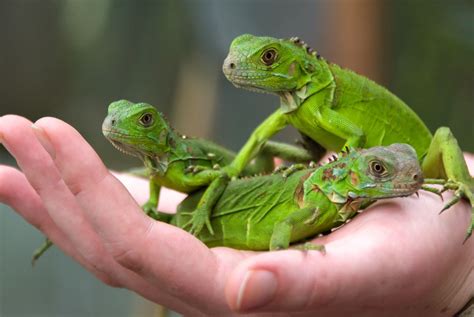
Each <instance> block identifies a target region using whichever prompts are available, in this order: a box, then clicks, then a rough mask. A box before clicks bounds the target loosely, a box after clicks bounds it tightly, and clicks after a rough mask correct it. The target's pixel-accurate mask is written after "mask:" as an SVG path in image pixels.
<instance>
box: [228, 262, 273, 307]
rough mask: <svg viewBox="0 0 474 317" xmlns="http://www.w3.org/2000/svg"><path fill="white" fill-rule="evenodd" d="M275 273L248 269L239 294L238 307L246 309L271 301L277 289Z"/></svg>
mask: <svg viewBox="0 0 474 317" xmlns="http://www.w3.org/2000/svg"><path fill="white" fill-rule="evenodd" d="M277 285H278V283H277V280H276V277H275V274H273V273H272V272H269V271H264V270H251V271H248V272H247V273H246V274H245V276H244V280H243V281H242V284H241V285H240V288H239V293H238V294H237V309H238V310H239V311H246V310H250V309H256V308H259V307H262V306H264V305H266V304H268V303H270V302H271V301H272V300H273V298H274V297H275V293H276V290H277Z"/></svg>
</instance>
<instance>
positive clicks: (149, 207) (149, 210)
mask: <svg viewBox="0 0 474 317" xmlns="http://www.w3.org/2000/svg"><path fill="white" fill-rule="evenodd" d="M142 209H143V212H145V213H146V214H147V216H149V217H151V218H153V219H155V220H157V217H158V211H157V210H156V207H155V204H154V203H152V202H146V203H145V204H144V205H143V206H142Z"/></svg>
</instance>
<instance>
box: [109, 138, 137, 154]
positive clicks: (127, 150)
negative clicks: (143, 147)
mask: <svg viewBox="0 0 474 317" xmlns="http://www.w3.org/2000/svg"><path fill="white" fill-rule="evenodd" d="M109 141H110V143H111V144H112V145H113V147H114V148H116V149H117V150H119V151H120V152H122V153H124V154H127V155H132V156H139V155H138V154H137V152H136V151H131V150H130V146H129V145H127V144H125V143H122V142H120V141H116V140H112V139H109Z"/></svg>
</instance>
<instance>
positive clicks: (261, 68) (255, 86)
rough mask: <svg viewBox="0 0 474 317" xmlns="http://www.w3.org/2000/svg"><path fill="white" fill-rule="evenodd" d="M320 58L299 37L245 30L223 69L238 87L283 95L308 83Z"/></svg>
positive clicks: (233, 47) (233, 46)
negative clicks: (273, 35)
mask: <svg viewBox="0 0 474 317" xmlns="http://www.w3.org/2000/svg"><path fill="white" fill-rule="evenodd" d="M318 58H319V55H317V54H316V52H315V51H313V50H312V49H311V48H310V47H309V46H307V45H306V44H305V43H304V42H303V41H301V40H299V39H298V38H291V39H276V38H273V37H259V36H254V35H250V34H244V35H241V36H239V37H237V38H235V39H234V41H233V42H232V44H231V45H230V49H229V54H228V55H227V58H226V59H225V60H224V64H223V66H222V69H223V71H224V74H225V76H226V77H227V79H228V80H229V81H231V82H232V83H233V84H234V85H235V86H236V87H242V88H247V89H250V90H256V91H260V92H270V93H277V94H280V95H281V94H283V93H284V92H288V91H295V90H298V89H301V88H302V87H303V86H304V85H306V84H307V83H308V82H309V81H310V80H311V76H312V75H313V74H314V73H315V72H317V70H318V68H319V67H320V66H319V63H318V61H319V60H318Z"/></svg>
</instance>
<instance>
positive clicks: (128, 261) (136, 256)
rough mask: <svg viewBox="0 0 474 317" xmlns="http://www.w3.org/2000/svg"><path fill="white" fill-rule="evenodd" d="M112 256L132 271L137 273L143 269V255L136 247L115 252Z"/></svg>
mask: <svg viewBox="0 0 474 317" xmlns="http://www.w3.org/2000/svg"><path fill="white" fill-rule="evenodd" d="M112 256H113V258H114V260H115V261H117V263H119V264H120V265H121V266H123V267H125V268H126V269H129V270H130V271H133V272H136V273H140V272H142V271H143V261H142V256H141V254H140V253H139V252H137V250H136V249H135V248H131V249H127V250H121V251H118V252H113V253H112Z"/></svg>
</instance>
